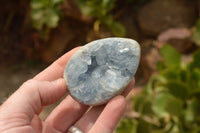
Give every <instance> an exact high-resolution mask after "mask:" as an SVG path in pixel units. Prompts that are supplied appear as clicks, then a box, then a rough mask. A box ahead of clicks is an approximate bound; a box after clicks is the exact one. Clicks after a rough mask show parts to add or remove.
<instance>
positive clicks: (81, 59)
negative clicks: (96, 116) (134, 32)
mask: <svg viewBox="0 0 200 133" xmlns="http://www.w3.org/2000/svg"><path fill="white" fill-rule="evenodd" d="M139 61H140V46H139V44H138V43H137V42H136V41H134V40H132V39H127V38H106V39H100V40H96V41H93V42H90V43H88V44H86V45H85V46H83V47H82V48H80V49H79V50H78V51H77V52H76V53H75V54H74V55H73V56H72V57H71V59H70V60H69V62H68V64H67V65H66V68H65V71H64V79H65V80H66V84H67V87H68V90H69V93H70V95H71V96H72V97H73V98H74V99H76V100H77V101H79V102H81V103H83V104H86V105H100V104H104V103H106V102H107V101H108V100H110V99H111V98H113V97H114V96H116V95H118V94H120V93H122V92H123V90H124V89H125V88H126V86H127V85H128V84H129V83H130V81H131V80H132V78H133V77H134V75H135V72H136V70H137V67H138V64H139Z"/></svg>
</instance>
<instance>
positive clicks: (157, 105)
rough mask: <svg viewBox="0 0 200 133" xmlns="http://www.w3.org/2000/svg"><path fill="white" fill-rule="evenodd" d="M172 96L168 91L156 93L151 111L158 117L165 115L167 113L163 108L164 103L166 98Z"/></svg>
mask: <svg viewBox="0 0 200 133" xmlns="http://www.w3.org/2000/svg"><path fill="white" fill-rule="evenodd" d="M171 98H173V96H172V95H170V94H168V93H159V94H157V95H156V97H155V99H154V101H153V104H152V109H153V111H154V112H155V113H156V114H157V115H158V116H160V117H165V116H166V115H167V114H168V113H167V112H166V110H165V108H164V107H165V105H166V102H167V101H168V99H171Z"/></svg>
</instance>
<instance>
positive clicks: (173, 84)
mask: <svg viewBox="0 0 200 133" xmlns="http://www.w3.org/2000/svg"><path fill="white" fill-rule="evenodd" d="M166 86H167V88H168V89H169V92H170V94H172V95H174V96H175V97H178V98H181V99H183V100H184V99H186V98H187V96H188V95H189V94H188V91H187V87H186V85H185V84H183V83H181V82H178V81H168V83H167V84H166Z"/></svg>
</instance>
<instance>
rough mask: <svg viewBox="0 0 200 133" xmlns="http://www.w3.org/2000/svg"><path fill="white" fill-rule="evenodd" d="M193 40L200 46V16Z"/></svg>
mask: <svg viewBox="0 0 200 133" xmlns="http://www.w3.org/2000/svg"><path fill="white" fill-rule="evenodd" d="M193 40H194V42H195V43H196V44H197V45H198V46H200V18H199V19H198V20H197V22H196V26H195V32H194V35H193Z"/></svg>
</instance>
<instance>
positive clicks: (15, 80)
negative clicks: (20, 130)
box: [0, 0, 200, 133]
mask: <svg viewBox="0 0 200 133" xmlns="http://www.w3.org/2000/svg"><path fill="white" fill-rule="evenodd" d="M0 3H1V5H2V6H1V8H0V86H1V88H0V103H2V102H3V101H4V100H5V99H6V98H7V97H8V96H9V95H10V94H12V93H13V92H14V91H15V90H16V89H17V88H18V87H19V86H20V85H21V84H22V83H23V82H24V81H26V80H27V79H29V78H32V77H33V76H35V75H36V74H37V73H39V72H40V71H42V70H43V69H44V68H45V67H47V66H48V65H49V64H51V63H52V62H53V61H55V60H56V59H57V58H59V57H60V56H61V55H63V54H64V53H66V52H68V51H69V50H71V49H73V48H74V47H77V46H80V45H84V44H86V43H88V42H90V41H93V40H96V39H100V38H105V37H113V36H117V37H127V38H132V39H135V40H137V41H138V42H139V43H140V44H141V49H142V55H141V62H140V66H139V69H138V71H137V73H136V85H135V87H134V90H133V91H132V92H131V93H130V95H129V96H128V98H127V102H128V106H127V110H126V113H125V114H124V117H123V119H122V120H121V122H120V123H119V125H118V127H117V129H116V131H115V132H117V133H199V132H200V51H199V49H200V0H18V1H13V0H1V1H0ZM55 106H56V105H52V106H49V107H46V108H45V109H44V111H43V112H42V114H41V118H42V119H43V118H45V116H46V115H48V113H49V112H50V111H51V110H52V108H53V107H55Z"/></svg>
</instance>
